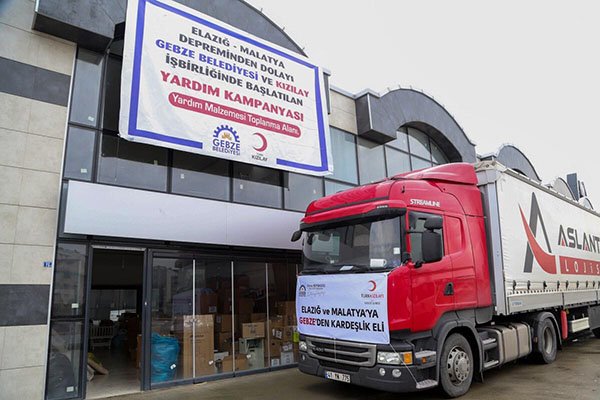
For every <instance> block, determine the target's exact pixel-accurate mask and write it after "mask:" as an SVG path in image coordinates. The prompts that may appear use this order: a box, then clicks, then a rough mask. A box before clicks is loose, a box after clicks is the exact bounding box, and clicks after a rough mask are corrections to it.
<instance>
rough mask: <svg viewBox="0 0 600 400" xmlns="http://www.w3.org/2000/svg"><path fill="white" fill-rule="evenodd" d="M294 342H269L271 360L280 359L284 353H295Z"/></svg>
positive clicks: (272, 340)
mask: <svg viewBox="0 0 600 400" xmlns="http://www.w3.org/2000/svg"><path fill="white" fill-rule="evenodd" d="M293 348H294V347H293V344H292V342H284V341H283V340H278V339H271V340H270V341H269V352H270V354H271V358H274V357H279V356H280V355H281V353H283V352H289V351H293Z"/></svg>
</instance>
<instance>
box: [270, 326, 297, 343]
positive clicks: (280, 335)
mask: <svg viewBox="0 0 600 400" xmlns="http://www.w3.org/2000/svg"><path fill="white" fill-rule="evenodd" d="M271 337H272V338H273V339H279V340H283V341H286V342H292V341H293V340H294V327H293V326H284V327H283V328H273V329H271Z"/></svg>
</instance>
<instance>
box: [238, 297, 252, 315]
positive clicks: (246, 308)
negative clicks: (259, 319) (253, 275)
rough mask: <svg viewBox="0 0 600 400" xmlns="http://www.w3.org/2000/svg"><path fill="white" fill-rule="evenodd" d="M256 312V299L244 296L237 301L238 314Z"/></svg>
mask: <svg viewBox="0 0 600 400" xmlns="http://www.w3.org/2000/svg"><path fill="white" fill-rule="evenodd" d="M253 312H254V299H251V298H248V297H242V298H241V299H238V300H237V301H236V306H235V313H236V314H252V313H253Z"/></svg>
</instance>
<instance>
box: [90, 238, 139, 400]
mask: <svg viewBox="0 0 600 400" xmlns="http://www.w3.org/2000/svg"><path fill="white" fill-rule="evenodd" d="M94 250H116V251H134V252H141V253H143V257H142V260H143V265H142V312H141V317H142V349H143V350H145V332H144V331H145V327H146V326H145V321H144V318H145V308H146V307H145V306H144V302H145V298H146V292H147V288H146V271H147V269H148V268H147V267H148V265H147V259H148V258H147V255H146V254H147V253H148V249H147V248H146V247H135V246H118V245H103V244H95V243H90V244H88V249H87V253H88V260H87V261H88V262H87V268H86V274H87V276H86V284H85V285H86V286H85V296H84V299H85V313H84V318H85V319H84V321H83V346H82V347H83V356H82V357H81V358H82V360H81V362H82V363H83V365H82V368H81V374H80V377H79V379H80V381H81V394H82V397H81V398H83V399H85V398H86V397H87V358H88V357H87V355H88V352H89V335H90V320H89V316H90V298H91V295H92V271H93V268H94ZM141 356H142V357H141V361H140V363H141V368H140V373H141V376H140V391H143V390H146V389H145V388H144V379H145V375H146V374H147V373H148V372H149V371H146V370H145V368H144V366H145V364H146V362H145V360H146V358H145V357H146V355H145V352H144V351H142V354H141Z"/></svg>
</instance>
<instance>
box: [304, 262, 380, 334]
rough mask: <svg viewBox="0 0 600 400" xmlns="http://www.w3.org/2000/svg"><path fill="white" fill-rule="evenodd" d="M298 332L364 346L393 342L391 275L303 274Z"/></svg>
mask: <svg viewBox="0 0 600 400" xmlns="http://www.w3.org/2000/svg"><path fill="white" fill-rule="evenodd" d="M296 315H297V316H298V331H299V332H300V333H302V334H304V335H309V336H318V337H324V338H333V339H341V340H350V341H354V342H364V343H380V344H384V343H389V342H390V334H389V326H388V314H387V274H385V273H379V274H337V275H301V276H299V277H298V283H297V287H296Z"/></svg>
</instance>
